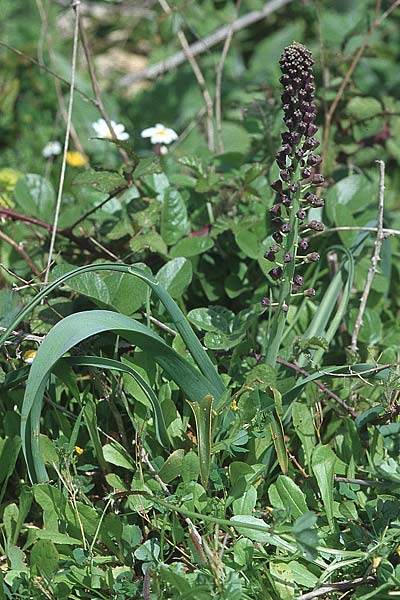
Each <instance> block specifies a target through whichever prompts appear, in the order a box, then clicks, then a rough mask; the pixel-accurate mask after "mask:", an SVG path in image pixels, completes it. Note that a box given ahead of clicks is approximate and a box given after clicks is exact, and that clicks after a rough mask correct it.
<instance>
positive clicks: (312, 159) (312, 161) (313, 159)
mask: <svg viewBox="0 0 400 600" xmlns="http://www.w3.org/2000/svg"><path fill="white" fill-rule="evenodd" d="M321 160H322V159H321V157H320V156H319V155H318V154H309V156H308V158H307V164H309V165H310V166H311V167H316V166H317V165H319V163H320V162H321Z"/></svg>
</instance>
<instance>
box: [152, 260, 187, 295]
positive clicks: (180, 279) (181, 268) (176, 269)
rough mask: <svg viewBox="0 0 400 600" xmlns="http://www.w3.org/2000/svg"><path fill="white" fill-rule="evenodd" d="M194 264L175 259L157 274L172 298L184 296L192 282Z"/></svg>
mask: <svg viewBox="0 0 400 600" xmlns="http://www.w3.org/2000/svg"><path fill="white" fill-rule="evenodd" d="M192 274H193V273H192V263H191V262H190V261H189V260H187V259H186V258H183V257H179V258H174V259H172V260H170V261H169V262H167V263H166V264H165V265H164V266H163V267H161V269H160V270H159V271H158V273H157V279H158V280H159V282H160V284H161V285H162V286H163V287H164V289H165V290H166V291H167V292H168V293H169V294H171V296H172V298H179V297H180V296H182V294H183V293H184V291H185V290H186V288H187V287H188V285H189V284H190V282H191V281H192Z"/></svg>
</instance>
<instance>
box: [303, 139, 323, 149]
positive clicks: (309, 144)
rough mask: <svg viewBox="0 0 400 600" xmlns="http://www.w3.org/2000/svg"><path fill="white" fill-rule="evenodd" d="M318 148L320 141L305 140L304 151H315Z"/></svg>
mask: <svg viewBox="0 0 400 600" xmlns="http://www.w3.org/2000/svg"><path fill="white" fill-rule="evenodd" d="M318 146H319V141H318V140H316V139H315V138H307V139H306V140H304V144H303V148H304V150H315V148H318Z"/></svg>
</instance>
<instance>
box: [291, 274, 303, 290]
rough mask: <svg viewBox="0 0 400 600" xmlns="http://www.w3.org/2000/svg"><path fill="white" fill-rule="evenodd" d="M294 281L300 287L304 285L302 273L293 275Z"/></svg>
mask: <svg viewBox="0 0 400 600" xmlns="http://www.w3.org/2000/svg"><path fill="white" fill-rule="evenodd" d="M293 283H294V284H295V285H297V286H299V287H301V286H303V285H304V277H302V275H295V276H294V277H293Z"/></svg>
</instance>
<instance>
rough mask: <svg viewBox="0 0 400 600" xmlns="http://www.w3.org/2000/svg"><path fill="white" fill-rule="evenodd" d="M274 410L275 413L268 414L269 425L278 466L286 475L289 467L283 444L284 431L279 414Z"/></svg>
mask: <svg viewBox="0 0 400 600" xmlns="http://www.w3.org/2000/svg"><path fill="white" fill-rule="evenodd" d="M274 412H275V414H271V416H270V422H269V427H270V430H271V436H272V441H273V444H274V446H275V451H276V456H277V458H278V463H279V466H280V468H281V471H282V473H283V474H284V475H286V473H287V472H288V468H289V458H288V453H287V449H286V444H285V433H284V431H283V424H282V420H281V418H280V416H279V415H278V414H277V411H274Z"/></svg>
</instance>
